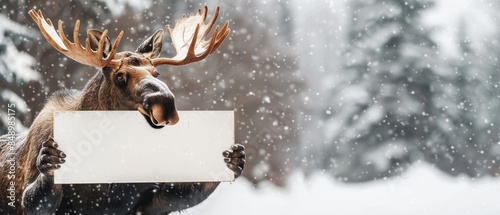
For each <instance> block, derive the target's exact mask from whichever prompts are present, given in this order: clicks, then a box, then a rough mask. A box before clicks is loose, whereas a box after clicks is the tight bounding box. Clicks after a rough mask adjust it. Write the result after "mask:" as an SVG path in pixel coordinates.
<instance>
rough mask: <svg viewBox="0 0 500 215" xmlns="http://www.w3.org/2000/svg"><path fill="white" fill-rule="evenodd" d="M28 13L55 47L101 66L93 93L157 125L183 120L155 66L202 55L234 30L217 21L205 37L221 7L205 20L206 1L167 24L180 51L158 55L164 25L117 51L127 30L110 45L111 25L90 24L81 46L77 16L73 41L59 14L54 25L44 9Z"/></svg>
mask: <svg viewBox="0 0 500 215" xmlns="http://www.w3.org/2000/svg"><path fill="white" fill-rule="evenodd" d="M29 14H30V15H31V17H32V18H33V20H35V22H36V23H37V25H38V27H39V28H40V31H41V33H42V35H43V36H44V37H45V39H47V41H48V42H49V43H50V44H51V45H52V46H53V47H54V48H55V49H56V50H58V51H59V52H61V53H62V54H64V55H66V56H67V57H69V58H71V59H73V60H75V61H77V62H79V63H81V64H84V65H89V66H94V67H96V68H99V69H100V71H99V72H101V73H102V77H103V78H101V80H99V81H98V82H99V83H90V82H89V83H88V84H87V85H89V84H98V85H99V93H98V94H96V95H94V97H98V98H93V99H94V100H96V99H97V102H101V103H102V102H103V101H105V103H107V104H105V105H103V107H102V109H120V110H124V109H125V110H131V109H132V110H138V111H139V112H140V113H142V114H143V115H144V116H145V118H146V119H147V121H148V122H149V123H150V124H151V126H153V127H155V128H157V127H163V126H165V125H174V124H176V123H177V122H178V121H179V115H178V114H177V110H176V108H175V97H174V95H173V94H172V92H171V91H170V89H169V88H168V86H167V85H166V84H165V83H164V82H162V81H160V80H159V79H158V78H157V77H158V71H157V70H156V67H157V66H160V65H185V64H189V63H192V62H196V61H200V60H202V59H204V58H206V57H207V56H208V55H209V54H211V53H213V52H214V51H215V50H217V49H218V48H219V46H220V45H221V44H222V42H223V41H224V40H225V39H226V38H227V36H228V35H229V32H230V29H229V28H228V25H229V23H228V22H226V23H225V24H224V25H223V27H222V28H219V26H217V27H216V28H215V30H214V32H213V34H212V37H211V38H209V39H207V36H208V34H209V32H210V30H211V29H212V26H213V25H214V23H215V20H216V19H217V16H218V14H219V8H217V9H216V11H215V13H214V15H213V17H212V19H211V20H210V21H209V22H208V23H206V24H205V21H206V18H207V7H205V8H204V10H203V11H202V10H201V9H199V10H198V12H197V13H196V14H195V15H191V16H189V17H186V15H183V17H182V19H181V20H176V22H175V27H174V28H173V29H171V28H170V27H169V26H166V29H167V31H168V33H169V35H170V37H171V40H172V43H173V45H174V48H175V50H176V52H177V54H176V56H175V57H173V58H160V57H159V55H160V51H161V48H162V43H163V30H161V29H160V30H158V31H156V33H154V34H153V35H152V36H151V37H149V38H148V39H146V41H144V42H143V43H142V44H141V45H140V46H139V47H138V48H137V50H136V51H135V52H128V51H126V52H120V53H117V47H118V44H119V43H120V40H121V38H122V36H123V31H121V32H120V34H119V35H118V37H117V38H116V40H115V42H114V43H113V45H112V46H111V40H110V38H109V37H108V36H107V35H108V31H107V30H105V31H104V32H101V31H98V30H93V29H90V30H88V31H87V38H86V40H85V47H83V46H82V45H81V44H80V40H79V37H78V31H79V28H80V20H77V21H76V24H75V27H74V32H73V42H70V41H69V40H68V39H67V38H66V36H65V33H64V32H63V28H62V21H61V20H59V23H58V30H57V31H56V30H55V28H54V26H53V24H52V22H51V20H50V19H47V20H46V21H45V19H44V17H43V15H42V12H41V11H40V10H39V11H35V10H30V11H29ZM108 97H111V98H113V99H109V98H108Z"/></svg>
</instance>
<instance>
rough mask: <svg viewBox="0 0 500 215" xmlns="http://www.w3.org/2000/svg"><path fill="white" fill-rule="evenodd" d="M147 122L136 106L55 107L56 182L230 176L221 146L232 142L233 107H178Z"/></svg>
mask: <svg viewBox="0 0 500 215" xmlns="http://www.w3.org/2000/svg"><path fill="white" fill-rule="evenodd" d="M179 117H180V121H179V122H178V123H177V124H175V125H173V126H165V127H163V128H160V129H155V128H152V127H151V126H150V125H149V124H148V122H147V121H146V119H145V118H144V116H143V115H142V114H140V113H139V112H138V111H69V112H55V113H54V140H55V141H56V142H57V144H58V145H59V149H60V150H61V151H63V152H64V153H65V154H66V156H67V157H66V162H65V163H64V164H62V165H61V168H60V169H58V170H56V171H54V177H55V178H54V180H55V183H56V184H92V183H141V182H202V181H231V180H233V179H234V175H233V172H232V171H231V170H229V169H228V168H227V166H226V164H225V162H224V158H223V156H222V152H223V151H225V150H228V149H230V147H231V145H232V144H233V143H234V112H233V111H179Z"/></svg>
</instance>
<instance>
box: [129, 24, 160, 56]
mask: <svg viewBox="0 0 500 215" xmlns="http://www.w3.org/2000/svg"><path fill="white" fill-rule="evenodd" d="M162 44H163V30H161V29H160V30H158V31H156V32H155V33H154V34H153V35H152V36H151V37H149V38H148V39H146V41H144V42H143V43H142V44H141V45H140V46H139V47H138V48H137V50H136V51H135V52H136V53H139V54H142V55H144V56H145V57H147V58H157V57H158V56H160V51H161V46H162Z"/></svg>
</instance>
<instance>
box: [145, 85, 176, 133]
mask: <svg viewBox="0 0 500 215" xmlns="http://www.w3.org/2000/svg"><path fill="white" fill-rule="evenodd" d="M139 85H140V91H142V93H141V96H142V98H143V101H142V105H141V106H139V107H138V108H137V109H138V110H139V112H141V113H142V114H144V115H145V116H146V117H147V118H149V121H150V123H152V124H153V125H154V126H158V127H163V126H165V125H175V124H176V123H177V122H178V121H179V114H178V113H177V109H176V108H175V97H174V95H173V94H172V93H171V92H170V90H169V89H168V88H167V87H166V85H165V84H163V85H165V86H163V85H161V84H158V83H155V82H154V81H153V82H145V83H142V84H139Z"/></svg>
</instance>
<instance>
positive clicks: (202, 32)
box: [152, 6, 230, 66]
mask: <svg viewBox="0 0 500 215" xmlns="http://www.w3.org/2000/svg"><path fill="white" fill-rule="evenodd" d="M207 11H208V8H207V6H205V8H204V10H203V13H202V12H201V9H198V12H197V13H196V15H192V14H191V15H190V16H189V18H186V15H185V14H183V15H182V19H181V20H176V21H175V27H174V29H171V28H170V27H169V26H165V27H166V28H167V31H168V33H169V34H170V38H171V39H172V43H173V44H174V48H175V51H176V52H177V55H175V57H173V58H156V59H153V60H152V62H153V65H154V66H158V65H162V64H168V65H185V64H188V63H191V62H196V61H200V60H203V59H204V58H206V57H207V56H208V55H209V54H211V53H212V52H214V51H215V50H217V49H218V48H219V46H220V45H221V44H222V42H224V40H225V39H226V38H227V36H228V35H229V32H230V29H229V28H228V26H229V22H226V23H225V24H224V26H223V27H222V28H221V29H219V26H217V27H216V28H215V31H214V33H213V35H212V38H210V39H209V40H205V39H206V37H207V35H208V33H209V32H210V30H211V29H212V26H213V25H214V23H215V20H216V19H217V16H218V15H219V7H217V9H216V11H215V13H214V16H213V17H212V19H211V20H210V22H209V23H208V24H205V20H206V18H207Z"/></svg>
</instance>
